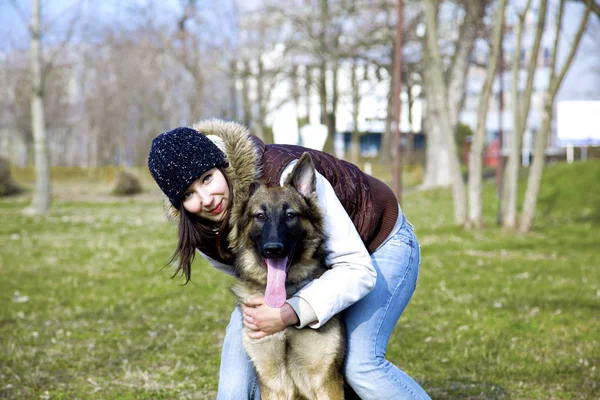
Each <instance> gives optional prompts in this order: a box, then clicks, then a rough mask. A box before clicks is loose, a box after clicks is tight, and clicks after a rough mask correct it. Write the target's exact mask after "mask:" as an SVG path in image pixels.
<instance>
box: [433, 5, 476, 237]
mask: <svg viewBox="0 0 600 400" xmlns="http://www.w3.org/2000/svg"><path fill="white" fill-rule="evenodd" d="M482 3H483V2H475V4H472V5H473V6H474V7H473V8H472V9H469V10H468V12H467V15H466V17H465V21H464V22H463V24H462V25H461V29H460V33H459V39H458V41H457V49H456V52H455V53H454V56H453V59H454V62H453V68H452V69H451V70H450V79H449V81H448V82H449V83H448V84H447V83H446V81H445V80H444V68H443V60H442V55H441V52H440V46H439V44H438V18H437V16H438V7H439V2H438V1H436V0H426V1H425V2H424V9H425V24H426V26H427V31H426V43H425V44H426V49H427V50H426V58H425V65H426V68H425V79H424V81H425V82H427V87H426V94H427V98H428V100H429V102H428V105H429V106H430V108H429V109H428V111H429V113H430V116H431V117H432V118H431V121H430V122H429V128H430V129H431V130H429V131H428V159H429V161H428V163H429V162H431V161H432V160H431V159H432V158H433V157H435V158H436V159H439V157H440V156H441V154H440V153H444V152H445V155H447V159H446V160H447V163H448V165H447V167H448V168H447V171H448V173H449V178H450V182H449V183H450V184H451V186H452V196H453V202H454V219H455V222H456V223H457V224H461V225H462V224H465V223H466V222H467V199H466V191H465V184H464V182H463V179H462V173H461V170H460V162H459V160H458V153H457V148H456V143H455V141H454V130H455V126H456V124H457V123H458V110H459V109H460V106H461V105H462V101H463V98H464V82H465V79H466V70H467V67H468V64H469V60H470V57H469V55H470V53H471V51H472V48H473V43H474V41H475V38H476V37H477V33H478V30H479V26H480V24H481V21H482V18H483V17H482V14H481V12H482V11H483V10H482V9H481V8H478V7H482V8H483V7H484V4H482ZM468 16H470V17H469V18H467V17H468ZM461 37H462V38H463V40H461V39H460V38H461ZM465 46H466V47H467V48H465ZM435 128H437V129H439V131H436V129H435ZM435 133H439V136H438V138H437V139H436V136H435ZM436 144H437V146H436ZM433 146H435V147H433ZM432 148H437V149H438V150H440V151H439V153H438V154H433V157H429V154H430V152H431V150H432ZM430 171H431V169H430ZM426 173H427V169H426Z"/></svg>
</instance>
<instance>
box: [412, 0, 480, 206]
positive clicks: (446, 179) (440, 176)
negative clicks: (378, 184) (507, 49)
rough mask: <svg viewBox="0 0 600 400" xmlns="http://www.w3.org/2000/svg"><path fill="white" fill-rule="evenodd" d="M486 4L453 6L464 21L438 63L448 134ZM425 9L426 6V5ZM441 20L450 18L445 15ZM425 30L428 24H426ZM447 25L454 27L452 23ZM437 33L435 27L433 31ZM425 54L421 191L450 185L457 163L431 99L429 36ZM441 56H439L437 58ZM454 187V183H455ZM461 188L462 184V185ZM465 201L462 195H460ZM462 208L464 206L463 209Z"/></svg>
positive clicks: (462, 94) (461, 98)
mask: <svg viewBox="0 0 600 400" xmlns="http://www.w3.org/2000/svg"><path fill="white" fill-rule="evenodd" d="M440 3H441V2H440V1H435V2H433V4H431V6H433V7H434V10H433V12H435V16H430V18H431V20H432V22H435V23H436V24H437V20H438V18H437V15H438V8H439V5H440ZM487 3H488V1H487V0H486V1H478V0H477V1H468V0H464V1H459V2H457V4H456V5H455V7H454V11H455V13H456V14H460V13H461V12H464V18H463V20H462V22H461V23H460V26H459V27H458V28H457V30H458V36H457V39H456V40H455V41H453V42H451V43H445V46H444V48H453V49H454V51H453V52H452V53H451V57H450V58H449V59H447V60H445V62H443V63H442V71H443V77H444V78H445V79H444V84H445V87H446V88H447V90H446V92H445V96H446V97H445V102H446V103H447V108H448V118H450V120H449V122H450V126H451V127H452V134H454V132H455V130H456V125H457V123H458V116H459V112H460V109H461V108H462V105H463V102H464V97H465V92H466V90H465V83H466V78H467V72H468V68H469V65H470V64H471V54H472V52H473V47H474V43H475V40H476V39H477V37H478V36H479V35H480V31H481V30H482V28H483V25H484V24H483V22H484V20H483V18H484V16H485V7H486V5H487ZM425 4H426V7H427V3H425ZM426 9H427V8H426ZM445 18H450V17H448V16H445ZM451 18H452V19H458V15H455V16H452V17H451ZM426 25H427V28H429V23H427V22H426ZM450 26H452V27H453V29H454V28H455V27H454V26H453V25H452V24H450ZM436 30H437V28H436ZM438 40H439V39H436V42H435V44H436V45H437V43H438ZM423 46H424V48H425V55H424V59H423V69H424V70H423V83H424V91H425V99H426V101H427V111H426V113H427V118H425V121H424V122H425V128H426V132H427V148H426V161H425V162H426V163H425V176H424V178H423V185H422V186H423V187H424V188H433V187H440V186H450V185H454V184H455V183H454V182H453V181H454V180H455V177H454V175H453V173H452V170H453V167H452V164H455V163H458V164H459V165H460V163H459V162H458V160H453V158H457V157H458V155H457V154H456V152H451V151H450V148H448V147H447V146H445V144H444V143H445V140H446V139H445V138H443V136H444V135H445V133H443V132H442V129H441V126H442V125H443V124H445V121H440V119H441V116H440V112H441V110H438V108H437V107H438V106H437V104H438V103H437V102H436V101H435V100H434V99H433V97H435V96H436V95H437V94H438V93H437V91H438V90H439V88H438V87H436V86H432V85H431V84H430V83H431V82H433V81H434V79H433V78H432V76H431V74H432V69H431V67H432V64H431V61H430V60H428V59H427V57H428V55H427V53H428V52H429V51H430V50H429V46H430V44H429V36H428V35H426V40H425V41H424V45H423ZM441 56H442V54H441V55H440V57H441ZM444 65H448V68H443V66H444ZM457 185H458V184H457ZM463 186H464V185H463ZM463 197H465V198H466V196H463ZM455 206H456V205H455ZM465 207H466V206H465Z"/></svg>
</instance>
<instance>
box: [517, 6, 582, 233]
mask: <svg viewBox="0 0 600 400" xmlns="http://www.w3.org/2000/svg"><path fill="white" fill-rule="evenodd" d="M564 5H565V0H561V2H560V9H559V14H558V18H557V20H556V34H555V39H554V49H553V51H552V59H551V67H550V81H549V83H548V87H547V88H546V93H545V96H544V111H543V116H542V127H541V129H540V131H539V132H538V134H537V137H536V139H535V150H534V156H533V163H532V165H531V169H530V171H529V176H528V180H527V189H526V192H525V200H524V203H523V212H522V213H521V217H520V224H519V231H521V232H523V233H524V232H528V231H529V230H530V229H531V225H532V223H533V218H534V216H535V210H536V204H537V198H538V194H539V190H540V183H541V181H542V173H543V171H544V164H545V161H546V157H545V149H546V143H547V139H548V133H549V131H550V125H551V123H552V117H553V105H554V99H555V98H556V93H558V89H560V85H561V84H562V81H563V79H564V77H565V74H566V73H567V70H568V69H569V67H570V66H571V63H572V61H573V58H574V57H575V53H576V52H577V49H578V48H579V44H580V42H581V37H582V36H583V32H584V31H585V27H586V25H587V22H588V19H589V16H590V12H591V10H592V5H593V2H592V0H588V1H587V3H586V9H585V12H584V14H583V17H582V18H581V21H580V22H579V27H578V29H577V33H576V34H575V38H574V39H573V42H572V43H571V46H570V48H569V53H568V55H567V58H566V59H565V61H564V63H563V65H562V67H561V68H560V70H559V71H557V70H556V67H557V65H556V61H557V60H556V56H557V53H558V39H559V35H560V33H561V26H562V13H563V9H564Z"/></svg>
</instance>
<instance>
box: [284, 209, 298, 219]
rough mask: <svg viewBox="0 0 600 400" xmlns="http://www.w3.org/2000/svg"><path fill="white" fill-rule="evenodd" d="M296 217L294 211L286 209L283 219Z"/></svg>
mask: <svg viewBox="0 0 600 400" xmlns="http://www.w3.org/2000/svg"><path fill="white" fill-rule="evenodd" d="M294 218H296V213H294V212H292V211H288V212H286V213H285V219H287V220H290V219H294Z"/></svg>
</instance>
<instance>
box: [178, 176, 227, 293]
mask: <svg viewBox="0 0 600 400" xmlns="http://www.w3.org/2000/svg"><path fill="white" fill-rule="evenodd" d="M217 169H218V170H219V171H221V173H222V174H223V176H224V177H225V180H226V181H227V186H228V187H229V198H230V201H229V204H228V205H227V209H226V210H225V215H224V217H223V220H221V221H220V222H212V221H208V220H206V219H203V218H200V217H198V216H196V215H194V214H191V213H189V212H187V211H186V209H185V208H184V207H183V202H181V204H180V205H179V229H178V234H177V236H178V239H179V240H178V242H177V248H176V249H175V252H174V253H173V256H171V259H170V260H169V262H168V263H167V265H169V264H171V263H173V262H174V261H175V260H177V269H176V270H175V273H174V274H173V276H172V278H174V277H175V276H177V275H178V274H179V272H180V271H181V273H182V275H184V276H185V283H186V284H187V283H188V282H189V281H190V278H191V276H192V261H194V257H195V255H196V249H197V248H207V245H208V244H207V243H202V241H203V239H204V240H207V239H208V240H210V241H212V240H215V241H216V248H217V251H218V254H219V256H220V257H221V258H223V259H229V258H230V257H232V255H231V252H230V251H229V249H228V248H227V233H228V231H229V230H228V229H227V227H228V225H229V217H230V214H231V206H232V203H233V190H232V188H231V183H230V182H229V179H228V178H227V175H226V174H225V169H224V168H222V167H217Z"/></svg>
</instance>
